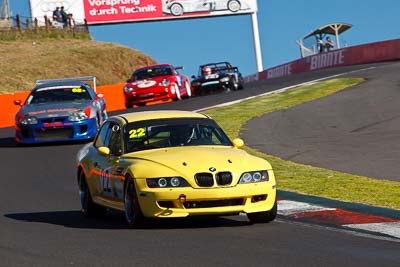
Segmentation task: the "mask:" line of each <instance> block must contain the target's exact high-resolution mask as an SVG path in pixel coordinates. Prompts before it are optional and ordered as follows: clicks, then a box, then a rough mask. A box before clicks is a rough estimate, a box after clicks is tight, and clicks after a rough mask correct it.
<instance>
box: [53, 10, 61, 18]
mask: <svg viewBox="0 0 400 267" xmlns="http://www.w3.org/2000/svg"><path fill="white" fill-rule="evenodd" d="M60 19H62V16H61V12H60V7H56V9H55V10H54V11H53V21H59V20H60Z"/></svg>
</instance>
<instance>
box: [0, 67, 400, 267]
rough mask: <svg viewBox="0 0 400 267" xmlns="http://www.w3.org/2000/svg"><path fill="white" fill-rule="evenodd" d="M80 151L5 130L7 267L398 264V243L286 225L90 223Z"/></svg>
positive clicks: (223, 220)
mask: <svg viewBox="0 0 400 267" xmlns="http://www.w3.org/2000/svg"><path fill="white" fill-rule="evenodd" d="M389 65H392V63H390V64H380V65H379V66H383V67H385V66H389ZM366 67H371V66H354V67H350V68H340V69H335V70H329V71H326V72H322V71H321V72H313V73H308V74H304V75H296V76H293V77H290V78H287V79H274V80H271V81H264V82H261V83H257V84H252V85H249V86H248V87H247V88H246V89H245V90H242V91H238V92H231V93H227V94H216V95H212V96H204V97H194V98H192V99H187V100H184V101H180V102H174V103H168V104H164V105H159V106H151V107H144V108H140V109H137V110H136V109H135V110H130V111H140V110H150V109H184V110H196V109H200V108H203V107H207V106H211V105H215V104H219V103H223V102H226V101H231V100H235V99H241V98H244V97H247V96H251V95H256V94H259V93H263V92H267V91H271V90H275V89H279V88H282V87H285V86H289V85H293V84H297V83H299V82H304V81H309V80H312V79H316V78H319V77H323V76H328V75H332V74H337V73H343V72H345V71H349V70H355V69H362V68H366ZM363 73H364V72H357V73H354V76H355V77H357V76H363V75H364V74H363ZM392 78H393V77H392ZM351 90H353V89H350V91H351ZM114 114H116V113H114ZM255 131H257V128H256V129H255ZM257 144H259V142H258V143H257ZM80 147H82V144H58V145H40V146H30V147H18V146H16V145H15V143H14V142H13V131H12V129H10V128H7V129H0V162H1V169H2V172H1V178H0V195H1V202H0V203H1V204H0V214H1V216H0V266H183V265H186V266H245V265H246V266H256V265H257V266H259V265H265V266H376V265H381V266H399V265H400V253H399V249H400V243H399V242H395V241H393V240H391V239H385V238H375V237H372V236H369V235H364V234H361V233H356V232H351V231H344V230H340V229H335V228H330V227H326V226H324V225H314V224H307V223H304V224H303V223H298V222H295V221H291V220H286V219H283V218H279V219H277V220H276V221H274V222H272V223H270V224H267V225H250V224H249V223H248V221H247V219H246V217H244V216H233V217H220V218H191V219H183V220H163V221H157V222H153V223H151V224H150V225H149V226H148V227H147V228H145V229H136V230H132V229H127V227H126V226H125V223H124V219H123V216H122V215H121V214H120V213H117V212H114V213H111V214H109V215H108V216H107V217H106V218H104V219H100V220H91V219H86V218H83V217H82V216H81V215H80V211H79V209H80V206H79V198H78V187H77V184H76V175H75V155H76V152H77V151H78V149H79V148H80Z"/></svg>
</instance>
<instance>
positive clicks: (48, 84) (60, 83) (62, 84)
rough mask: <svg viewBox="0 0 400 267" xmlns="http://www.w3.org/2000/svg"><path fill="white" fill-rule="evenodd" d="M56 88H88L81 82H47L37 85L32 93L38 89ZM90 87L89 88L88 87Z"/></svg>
mask: <svg viewBox="0 0 400 267" xmlns="http://www.w3.org/2000/svg"><path fill="white" fill-rule="evenodd" d="M57 86H79V87H80V86H89V85H88V84H87V83H85V82H82V81H72V80H69V81H62V80H59V81H49V82H43V83H39V84H37V85H36V86H35V87H34V88H33V89H32V92H33V91H36V90H38V89H42V88H48V87H57ZM89 87H90V86H89Z"/></svg>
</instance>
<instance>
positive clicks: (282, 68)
mask: <svg viewBox="0 0 400 267" xmlns="http://www.w3.org/2000/svg"><path fill="white" fill-rule="evenodd" d="M390 60H400V39H395V40H389V41H382V42H377V43H370V44H364V45H358V46H352V47H346V48H342V49H336V50H332V51H330V52H323V53H319V54H316V55H313V56H309V57H305V58H302V59H298V60H295V61H292V62H289V63H286V64H283V65H279V66H277V67H273V68H270V69H266V70H264V71H262V72H259V73H257V74H253V75H250V76H247V77H246V78H245V81H246V82H249V81H256V80H267V79H272V78H278V77H285V76H289V75H292V74H295V73H301V72H309V71H314V70H320V69H326V68H334V67H339V66H350V65H357V64H367V63H373V62H382V61H390Z"/></svg>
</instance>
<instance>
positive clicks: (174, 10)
mask: <svg viewBox="0 0 400 267" xmlns="http://www.w3.org/2000/svg"><path fill="white" fill-rule="evenodd" d="M169 10H170V11H171V14H172V15H174V16H181V15H182V14H183V6H182V5H181V4H178V3H174V4H172V5H171V7H170V8H169Z"/></svg>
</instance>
